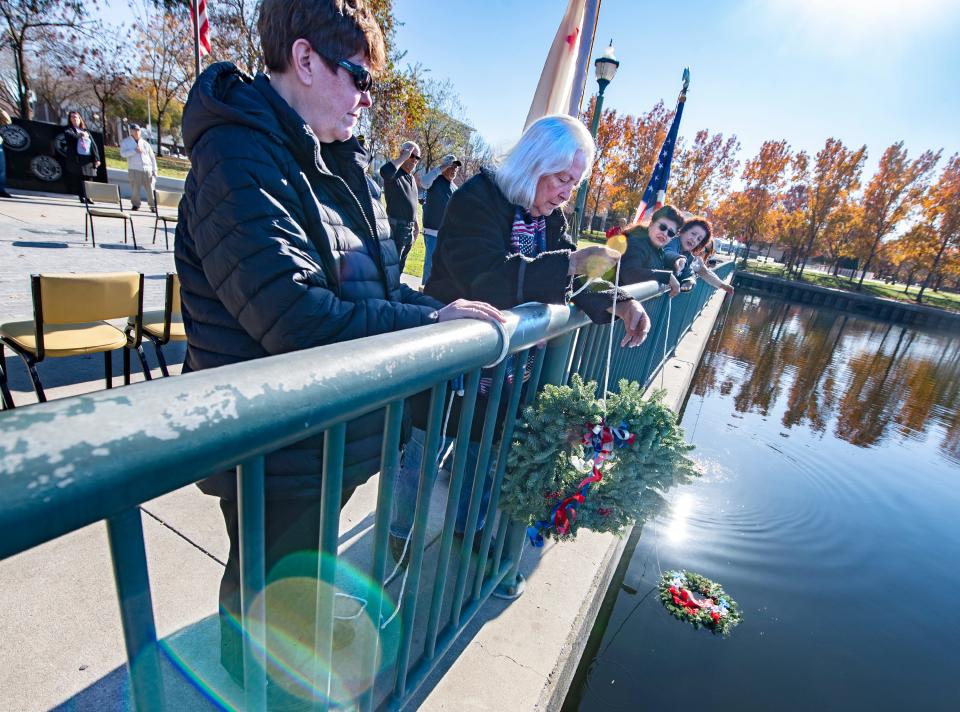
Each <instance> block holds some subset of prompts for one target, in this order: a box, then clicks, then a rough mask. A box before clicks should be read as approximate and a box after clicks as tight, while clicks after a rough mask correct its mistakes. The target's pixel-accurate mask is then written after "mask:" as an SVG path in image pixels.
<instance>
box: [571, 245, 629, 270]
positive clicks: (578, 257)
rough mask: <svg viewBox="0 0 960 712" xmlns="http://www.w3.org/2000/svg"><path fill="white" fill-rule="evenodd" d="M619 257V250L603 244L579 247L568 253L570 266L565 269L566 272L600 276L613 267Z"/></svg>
mask: <svg viewBox="0 0 960 712" xmlns="http://www.w3.org/2000/svg"><path fill="white" fill-rule="evenodd" d="M619 259H620V253H619V252H617V251H616V250H614V249H612V248H610V247H605V246H604V245H591V246H590V247H581V248H580V249H579V250H575V251H573V252H571V253H570V267H569V268H568V269H567V274H568V275H574V274H582V275H585V276H587V277H600V276H601V275H604V274H606V273H607V272H609V271H610V270H611V269H612V268H613V267H615V266H616V264H617V260H619Z"/></svg>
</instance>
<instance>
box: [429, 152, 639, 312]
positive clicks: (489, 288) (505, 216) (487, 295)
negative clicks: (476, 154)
mask: <svg viewBox="0 0 960 712" xmlns="http://www.w3.org/2000/svg"><path fill="white" fill-rule="evenodd" d="M515 212H516V208H515V206H514V205H513V204H512V203H510V201H509V200H507V198H506V196H504V194H503V193H502V192H501V191H500V188H499V187H498V186H497V184H496V181H495V180H494V174H493V172H492V171H490V170H487V169H483V170H481V172H480V173H478V174H477V175H475V176H474V177H473V178H471V179H470V180H468V181H467V182H465V183H464V184H463V185H462V186H460V188H459V189H457V191H456V192H455V193H454V194H453V196H451V198H450V202H448V203H447V211H446V214H445V216H444V219H443V225H442V226H441V228H440V232H439V234H438V235H437V249H436V252H434V255H433V269H432V270H431V272H430V281H429V282H427V285H426V287H424V292H425V293H426V294H429V295H430V296H432V297H436V298H437V299H439V300H440V301H442V302H444V303H449V302H452V301H453V300H454V299H459V298H465V299H478V300H480V301H484V302H489V303H490V304H493V305H494V306H495V307H498V308H500V309H509V308H511V307H515V306H517V305H518V304H523V303H524V302H544V303H546V304H563V303H564V301H565V300H566V297H567V294H568V292H569V289H570V287H571V281H570V278H569V277H568V276H567V269H568V268H569V265H570V252H571V251H572V250H575V249H577V247H576V244H575V243H574V242H573V240H572V239H571V238H570V236H569V235H568V234H567V220H566V218H565V217H564V216H563V212H562V211H561V210H559V209H558V210H554V211H553V212H552V213H551V214H550V215H548V216H547V249H546V251H545V252H542V253H540V254H539V255H537V256H536V257H534V258H530V257H525V256H523V255H518V254H515V253H513V252H512V248H511V244H510V240H511V231H512V228H513V220H514V216H515ZM649 279H652V277H649ZM611 286H612V285H610V284H607V285H601V286H600V289H601V291H594V292H589V291H587V292H583V293H581V294H579V295H578V296H577V297H575V298H574V300H573V301H574V304H576V305H577V306H578V307H580V308H581V309H582V310H583V311H584V312H585V313H586V314H587V316H589V317H590V319H591V320H592V321H594V322H595V323H598V324H602V323H606V322H607V321H609V319H610V315H609V314H608V313H607V309H608V308H609V307H610V305H611V300H612V298H613V292H612V291H611V290H610V289H609V287H611ZM602 287H606V288H607V289H602ZM628 299H630V297H629V296H627V295H626V294H625V293H620V294H619V295H618V297H617V301H624V300H628Z"/></svg>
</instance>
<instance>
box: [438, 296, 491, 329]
mask: <svg viewBox="0 0 960 712" xmlns="http://www.w3.org/2000/svg"><path fill="white" fill-rule="evenodd" d="M453 319H479V320H480V321H490V322H497V323H500V324H503V323H504V322H506V320H507V319H506V317H505V316H504V315H503V314H502V313H501V312H500V310H499V309H497V308H496V307H493V306H490V305H489V304H487V303H486V302H474V301H471V300H469V299H458V300H456V301H455V302H450V303H449V304H447V306H445V307H444V308H443V309H440V310H439V311H438V312H437V321H451V320H453Z"/></svg>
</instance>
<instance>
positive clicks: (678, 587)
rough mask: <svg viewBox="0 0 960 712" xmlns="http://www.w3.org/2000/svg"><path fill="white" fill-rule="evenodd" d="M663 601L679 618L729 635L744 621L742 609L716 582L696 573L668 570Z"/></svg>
mask: <svg viewBox="0 0 960 712" xmlns="http://www.w3.org/2000/svg"><path fill="white" fill-rule="evenodd" d="M660 601H661V602H662V603H663V606H664V608H666V609H667V610H668V611H669V612H670V613H671V614H672V615H673V616H674V617H675V618H679V619H680V620H683V621H687V622H688V623H690V624H691V625H693V627H694V628H699V627H701V626H703V627H704V628H708V629H710V630H711V631H713V632H714V633H715V634H717V635H723V636H726V635H728V634H729V633H730V631H731V630H732V629H733V627H734V626H735V625H737V624H738V623H739V622H740V621H741V620H743V615H742V614H741V612H740V606H738V605H737V602H736V601H734V600H733V599H732V598H730V596H728V595H727V592H726V591H724V590H723V587H722V586H721V585H720V584H718V583H717V582H716V581H711V580H710V579H708V578H706V577H705V576H701V575H700V574H695V573H693V572H692V571H686V570H683V571H667V572H666V573H665V574H664V575H663V578H661V579H660Z"/></svg>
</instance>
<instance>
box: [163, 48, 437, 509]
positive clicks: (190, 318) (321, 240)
mask: <svg viewBox="0 0 960 712" xmlns="http://www.w3.org/2000/svg"><path fill="white" fill-rule="evenodd" d="M183 134H184V140H185V143H186V146H187V149H188V150H189V151H190V159H191V165H192V167H191V170H190V173H189V175H188V176H187V180H186V187H185V196H184V199H183V201H182V202H181V204H180V219H179V222H178V226H177V239H176V249H175V252H176V263H177V272H178V273H179V275H180V282H181V296H182V306H183V321H184V325H185V327H186V332H187V344H188V345H187V356H186V361H185V362H184V371H197V370H201V369H205V368H213V367H216V366H223V365H226V364H230V363H236V362H239V361H245V360H248V359H253V358H260V357H263V356H268V355H271V354H280V353H285V352H289V351H296V350H300V349H307V348H311V347H313V346H321V345H324V344H332V343H337V342H341V341H348V340H350V339H356V338H360V337H363V336H370V335H373V334H381V333H387V332H392V331H396V330H399V329H407V328H411V327H415V326H420V325H423V324H428V323H432V322H434V321H436V315H435V311H434V310H435V309H436V308H437V307H439V306H440V305H439V303H438V302H436V301H435V300H432V299H430V298H429V297H424V296H423V295H421V294H419V293H417V292H415V291H413V290H411V289H410V288H408V287H406V286H405V285H403V284H401V282H400V269H399V266H398V264H399V260H398V257H397V250H396V246H395V245H394V243H393V241H392V240H391V239H390V234H389V225H388V222H387V219H386V214H385V213H384V212H383V209H382V207H381V206H380V204H379V203H378V202H376V201H373V200H372V199H371V197H370V193H369V190H368V189H367V182H366V180H365V179H364V176H363V167H364V166H365V160H366V154H365V153H364V152H363V149H362V148H361V147H360V146H359V144H358V143H357V142H356V141H355V140H350V141H348V142H343V143H339V144H325V145H322V146H321V144H320V143H319V142H318V141H317V139H316V137H315V135H314V133H313V131H312V130H311V129H310V128H309V126H307V125H306V124H305V123H304V121H303V119H301V118H300V116H299V115H298V114H297V113H296V112H295V111H294V110H293V109H292V108H291V107H290V106H289V105H288V104H287V103H286V102H285V101H284V100H283V98H281V97H280V95H279V94H277V93H276V91H275V90H274V89H273V87H271V86H270V82H269V80H268V79H267V78H266V77H264V76H263V75H258V76H257V77H256V79H252V78H250V77H249V76H246V75H244V74H243V73H241V72H240V71H239V70H237V69H236V67H234V66H233V65H232V64H229V63H226V62H221V63H218V64H214V65H213V66H211V67H210V68H208V69H207V70H206V71H205V72H203V74H202V75H201V76H200V79H199V81H198V82H197V83H196V85H195V86H194V87H193V89H192V90H191V91H190V97H189V99H188V101H187V104H186V107H185V108H184V114H183ZM382 422H383V413H382V411H381V412H378V413H374V414H371V415H368V416H364V417H363V418H360V419H358V420H356V421H353V422H352V423H351V424H350V425H349V426H348V428H347V451H346V463H345V471H344V478H345V479H344V485H345V486H353V485H356V484H359V483H360V482H362V481H363V480H364V479H366V478H367V477H369V476H370V475H372V474H373V473H374V472H376V471H377V469H378V467H379V459H380V441H381V430H382ZM322 449H323V447H322V439H321V438H320V437H316V438H312V439H309V440H305V441H302V442H301V443H299V444H297V445H294V446H291V447H290V448H287V449H285V450H282V451H279V452H277V453H274V454H273V455H270V456H268V457H267V463H266V466H267V476H268V480H267V482H268V484H267V488H268V496H272V497H285V496H293V495H296V496H304V495H305V496H310V495H311V493H318V492H319V486H320V471H321V462H322V459H321V458H322ZM201 488H202V489H203V490H204V491H205V492H208V493H209V494H216V495H220V496H227V497H230V496H233V495H234V494H235V483H234V482H233V478H232V477H229V476H224V475H218V476H215V477H212V478H210V479H209V480H207V481H206V482H205V483H204V484H203V485H202V487H201Z"/></svg>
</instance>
